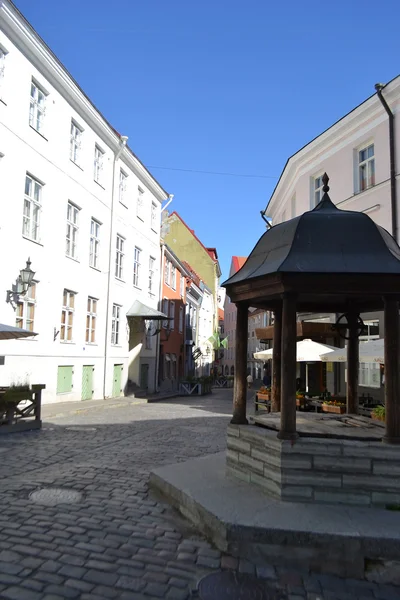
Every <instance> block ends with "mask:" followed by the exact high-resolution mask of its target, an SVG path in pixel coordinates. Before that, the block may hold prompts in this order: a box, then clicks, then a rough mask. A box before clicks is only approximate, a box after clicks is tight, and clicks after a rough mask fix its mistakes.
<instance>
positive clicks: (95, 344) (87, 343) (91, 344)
mask: <svg viewBox="0 0 400 600" xmlns="http://www.w3.org/2000/svg"><path fill="white" fill-rule="evenodd" d="M85 345H86V346H98V343H97V342H85Z"/></svg>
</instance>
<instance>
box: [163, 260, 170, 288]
mask: <svg viewBox="0 0 400 600" xmlns="http://www.w3.org/2000/svg"><path fill="white" fill-rule="evenodd" d="M170 273H171V263H170V261H169V260H168V258H166V259H165V268H164V282H165V283H166V284H167V285H169V280H170Z"/></svg>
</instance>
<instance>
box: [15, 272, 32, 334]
mask: <svg viewBox="0 0 400 600" xmlns="http://www.w3.org/2000/svg"><path fill="white" fill-rule="evenodd" d="M35 306H36V283H35V282H32V283H31V285H30V286H29V288H28V291H27V292H26V294H25V295H24V296H23V297H22V301H21V302H18V304H17V309H16V319H15V325H16V327H20V328H21V329H27V330H28V331H34V320H35Z"/></svg>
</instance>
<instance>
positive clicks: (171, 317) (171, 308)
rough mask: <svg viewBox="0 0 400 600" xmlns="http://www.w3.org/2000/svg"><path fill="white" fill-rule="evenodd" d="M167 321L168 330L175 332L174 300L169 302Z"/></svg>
mask: <svg viewBox="0 0 400 600" xmlns="http://www.w3.org/2000/svg"><path fill="white" fill-rule="evenodd" d="M168 316H169V321H168V329H170V330H171V331H175V302H174V300H170V301H169V315H168Z"/></svg>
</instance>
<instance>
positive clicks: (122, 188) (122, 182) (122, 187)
mask: <svg viewBox="0 0 400 600" xmlns="http://www.w3.org/2000/svg"><path fill="white" fill-rule="evenodd" d="M127 179H128V175H127V174H126V173H125V172H124V171H123V170H122V169H121V170H120V172H119V201H120V202H121V204H123V205H124V206H125V202H126V200H125V196H126V182H127Z"/></svg>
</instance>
